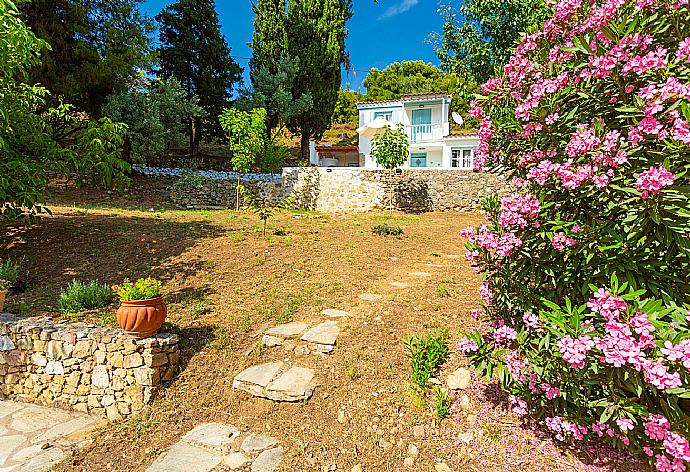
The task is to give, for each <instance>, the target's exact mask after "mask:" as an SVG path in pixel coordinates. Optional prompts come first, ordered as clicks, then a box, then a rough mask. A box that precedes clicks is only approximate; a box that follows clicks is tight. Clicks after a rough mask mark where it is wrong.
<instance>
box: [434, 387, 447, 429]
mask: <svg viewBox="0 0 690 472" xmlns="http://www.w3.org/2000/svg"><path fill="white" fill-rule="evenodd" d="M434 393H435V394H436V404H435V407H434V409H435V410H436V417H437V418H438V419H439V420H442V419H443V418H445V417H446V416H448V414H449V413H450V395H448V391H447V390H444V389H443V388H441V387H439V386H438V385H437V386H436V387H434Z"/></svg>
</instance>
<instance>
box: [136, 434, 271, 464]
mask: <svg viewBox="0 0 690 472" xmlns="http://www.w3.org/2000/svg"><path fill="white" fill-rule="evenodd" d="M278 444H279V443H278V441H277V440H276V439H273V438H271V437H268V436H263V435H259V434H254V433H248V434H246V435H244V437H243V433H242V432H241V431H240V430H239V429H238V428H236V427H234V426H232V425H228V424H221V423H205V424H201V425H199V426H197V427H196V428H194V429H193V430H192V431H190V432H189V433H187V434H185V435H184V436H183V437H182V439H180V440H179V442H177V443H176V444H174V445H173V446H172V447H171V448H170V449H168V450H167V451H166V452H164V453H163V454H161V455H160V456H158V458H157V459H156V461H155V462H154V463H153V464H151V466H150V467H149V468H148V469H146V470H147V472H211V471H225V470H233V471H251V472H273V471H274V470H276V469H277V468H278V467H279V466H280V462H281V461H282V459H283V448H282V447H280V446H279V445H278Z"/></svg>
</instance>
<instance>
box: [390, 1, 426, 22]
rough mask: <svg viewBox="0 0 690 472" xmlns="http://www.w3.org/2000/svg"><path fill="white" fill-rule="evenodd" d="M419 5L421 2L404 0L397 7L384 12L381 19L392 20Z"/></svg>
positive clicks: (394, 6)
mask: <svg viewBox="0 0 690 472" xmlns="http://www.w3.org/2000/svg"><path fill="white" fill-rule="evenodd" d="M418 3H419V0H402V1H401V2H400V3H398V4H397V5H393V6H391V7H388V8H387V9H386V11H384V12H383V15H381V18H391V17H393V16H397V15H400V14H401V13H405V12H406V11H407V10H409V9H410V8H412V7H413V6H415V5H417V4H418Z"/></svg>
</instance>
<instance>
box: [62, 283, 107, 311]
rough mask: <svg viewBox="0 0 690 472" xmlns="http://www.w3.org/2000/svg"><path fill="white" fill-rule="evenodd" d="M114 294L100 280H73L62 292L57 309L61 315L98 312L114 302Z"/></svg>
mask: <svg viewBox="0 0 690 472" xmlns="http://www.w3.org/2000/svg"><path fill="white" fill-rule="evenodd" d="M112 298H113V292H112V291H111V290H110V287H108V285H106V284H101V283H99V282H98V280H92V281H91V282H86V283H85V282H81V281H79V280H72V282H70V283H69V285H67V288H65V289H64V290H62V291H61V292H60V296H59V297H58V303H57V309H58V311H59V312H60V313H79V312H82V311H87V310H96V309H98V308H103V307H106V306H108V304H109V303H110V302H111V301H112Z"/></svg>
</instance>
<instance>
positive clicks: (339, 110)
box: [333, 88, 365, 124]
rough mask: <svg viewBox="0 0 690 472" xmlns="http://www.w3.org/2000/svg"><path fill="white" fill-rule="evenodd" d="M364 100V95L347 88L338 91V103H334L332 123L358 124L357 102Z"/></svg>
mask: <svg viewBox="0 0 690 472" xmlns="http://www.w3.org/2000/svg"><path fill="white" fill-rule="evenodd" d="M364 98H365V96H364V95H362V94H361V93H359V92H354V91H352V90H350V89H349V88H348V89H345V90H343V89H340V90H338V101H337V102H336V103H335V110H334V111H333V123H338V124H345V123H351V124H357V123H358V122H359V111H358V110H357V102H361V101H364Z"/></svg>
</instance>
